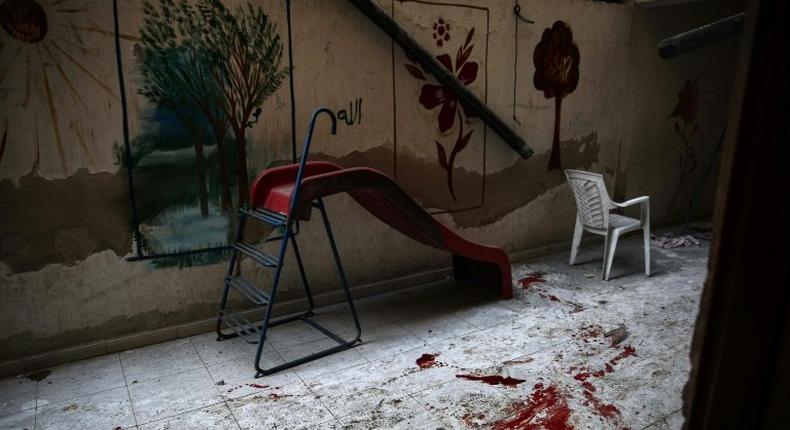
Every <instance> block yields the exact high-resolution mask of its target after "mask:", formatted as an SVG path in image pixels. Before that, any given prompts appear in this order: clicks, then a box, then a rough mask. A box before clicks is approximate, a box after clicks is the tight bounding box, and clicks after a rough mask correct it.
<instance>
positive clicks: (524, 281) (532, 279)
mask: <svg viewBox="0 0 790 430" xmlns="http://www.w3.org/2000/svg"><path fill="white" fill-rule="evenodd" d="M538 282H546V280H545V279H543V273H540V272H532V273H530V274H528V275H527V276H525V277H523V278H521V279H519V280H518V284H519V285H521V288H523V289H525V290H526V289H527V288H529V287H531V286H532V284H535V283H538Z"/></svg>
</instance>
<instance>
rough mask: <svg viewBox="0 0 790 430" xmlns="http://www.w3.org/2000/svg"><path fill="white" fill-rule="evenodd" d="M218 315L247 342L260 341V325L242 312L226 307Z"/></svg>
mask: <svg viewBox="0 0 790 430" xmlns="http://www.w3.org/2000/svg"><path fill="white" fill-rule="evenodd" d="M218 316H219V319H220V320H221V321H222V322H223V323H225V325H226V326H228V327H229V328H231V329H233V331H235V332H236V334H238V335H239V337H240V338H242V340H244V341H245V342H247V343H258V342H259V341H260V337H261V331H260V329H259V328H258V326H256V325H255V324H253V323H251V322H250V321H249V320H248V319H247V318H244V317H243V316H241V314H239V313H237V312H233V311H230V310H227V309H225V310H223V311H220V312H219V315H218Z"/></svg>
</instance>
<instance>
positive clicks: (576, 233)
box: [570, 218, 584, 266]
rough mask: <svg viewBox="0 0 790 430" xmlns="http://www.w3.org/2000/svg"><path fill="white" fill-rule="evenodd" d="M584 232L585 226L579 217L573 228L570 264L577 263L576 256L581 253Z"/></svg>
mask: <svg viewBox="0 0 790 430" xmlns="http://www.w3.org/2000/svg"><path fill="white" fill-rule="evenodd" d="M583 234H584V228H583V227H582V223H581V222H579V219H578V218H577V219H576V227H575V228H574V229H573V242H572V243H571V260H570V265H571V266H573V265H574V264H576V256H577V255H578V253H579V245H581V243H582V235H583Z"/></svg>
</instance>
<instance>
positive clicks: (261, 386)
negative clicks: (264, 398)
mask: <svg viewBox="0 0 790 430" xmlns="http://www.w3.org/2000/svg"><path fill="white" fill-rule="evenodd" d="M247 385H249V386H250V387H252V388H269V386H268V385H261V384H247Z"/></svg>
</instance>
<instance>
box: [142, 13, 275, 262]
mask: <svg viewBox="0 0 790 430" xmlns="http://www.w3.org/2000/svg"><path fill="white" fill-rule="evenodd" d="M142 14H143V21H142V25H141V27H140V30H139V32H140V39H141V43H139V44H138V45H136V46H135V47H134V57H135V60H136V64H135V65H134V67H135V68H136V72H137V74H138V76H139V77H138V79H137V80H136V81H135V82H133V83H132V85H133V86H135V84H136V89H135V90H136V93H137V94H139V95H140V96H141V97H142V98H143V99H145V101H147V104H146V105H145V106H146V107H145V108H144V109H143V111H142V112H143V117H144V118H143V126H142V129H141V132H140V134H139V135H138V136H136V137H135V138H134V140H133V141H132V144H131V153H132V157H131V159H130V160H129V161H128V167H129V168H131V169H132V171H133V177H134V187H135V191H136V192H135V195H136V196H139V197H138V198H137V201H136V202H135V204H136V205H137V208H138V217H139V220H138V224H139V229H140V233H141V236H142V237H141V241H142V245H143V247H144V251H145V252H146V253H148V254H173V253H183V252H185V251H194V250H199V249H214V248H217V249H219V248H222V247H223V246H225V245H226V244H227V243H228V239H229V235H230V234H231V230H232V229H233V225H232V224H233V221H234V219H235V217H234V216H233V214H234V213H235V212H234V209H237V208H239V207H241V206H244V205H245V204H246V203H247V200H248V196H249V181H250V179H251V176H253V175H254V174H255V173H257V170H258V168H259V167H260V166H250V165H249V162H248V159H247V158H248V153H250V151H252V150H253V149H252V148H251V143H250V142H248V131H249V130H250V129H252V128H253V127H255V126H256V124H258V123H259V122H261V121H264V120H265V117H266V113H265V112H263V110H262V105H263V103H264V101H265V100H266V99H267V98H268V97H269V96H270V95H271V94H272V93H274V91H275V90H277V88H278V87H279V86H280V85H281V84H282V82H283V80H284V79H285V78H286V77H287V74H288V68H287V67H283V66H282V53H283V42H282V40H281V38H280V35H279V33H278V29H277V26H276V25H275V24H274V23H273V22H271V20H270V19H269V16H268V15H267V14H266V12H265V11H264V10H263V8H262V7H260V6H255V5H252V4H251V3H242V4H239V5H237V6H235V7H231V6H226V5H225V4H224V3H223V2H221V1H219V0H178V1H174V0H159V1H157V2H150V1H145V2H143V4H142ZM265 161H271V160H265ZM253 167H254V168H253Z"/></svg>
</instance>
